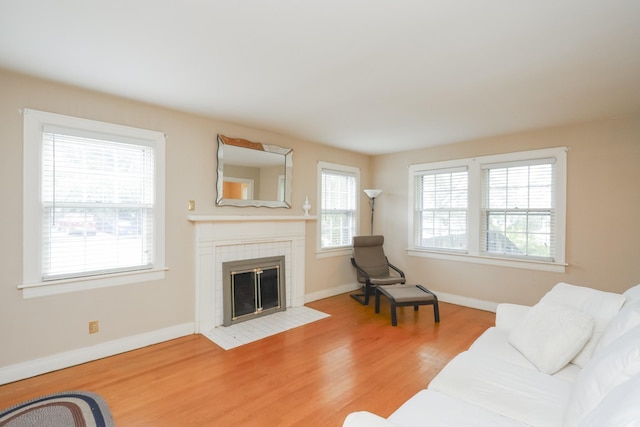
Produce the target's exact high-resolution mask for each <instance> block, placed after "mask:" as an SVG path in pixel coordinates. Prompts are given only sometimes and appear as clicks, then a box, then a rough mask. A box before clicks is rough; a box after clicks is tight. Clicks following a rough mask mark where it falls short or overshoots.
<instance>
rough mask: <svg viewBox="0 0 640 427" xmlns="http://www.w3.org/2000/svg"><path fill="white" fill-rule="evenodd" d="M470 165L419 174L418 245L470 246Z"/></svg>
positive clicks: (456, 248)
mask: <svg viewBox="0 0 640 427" xmlns="http://www.w3.org/2000/svg"><path fill="white" fill-rule="evenodd" d="M467 175H468V173H467V168H466V167H462V168H456V169H444V170H440V169H436V170H429V171H421V172H419V173H417V174H416V191H417V193H416V216H415V219H416V230H417V232H418V235H417V240H416V246H417V247H421V248H431V249H448V250H452V251H466V250H467V215H468V197H467V193H468V191H467V179H468V177H467Z"/></svg>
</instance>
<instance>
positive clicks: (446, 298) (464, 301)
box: [304, 283, 498, 313]
mask: <svg viewBox="0 0 640 427" xmlns="http://www.w3.org/2000/svg"><path fill="white" fill-rule="evenodd" d="M361 286H362V285H361V284H360V283H348V284H346V285H341V286H336V287H333V288H330V289H325V290H322V291H319V292H313V293H310V294H306V295H305V296H304V302H305V303H307V302H312V301H317V300H319V299H323V298H329V297H332V296H335V295H340V294H344V293H347V292H353V291H355V290H357V289H359V288H360V287H361ZM431 290H432V291H433V293H435V294H436V295H437V296H438V300H439V301H442V302H448V303H451V304H456V305H461V306H464V307H470V308H477V309H478V310H484V311H492V312H494V313H495V312H496V309H497V307H498V303H497V302H493V301H484V300H479V299H475V298H469V297H463V296H460V295H455V294H449V293H446V292H440V291H435V290H433V289H431Z"/></svg>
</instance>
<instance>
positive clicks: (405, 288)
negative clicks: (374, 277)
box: [376, 285, 440, 326]
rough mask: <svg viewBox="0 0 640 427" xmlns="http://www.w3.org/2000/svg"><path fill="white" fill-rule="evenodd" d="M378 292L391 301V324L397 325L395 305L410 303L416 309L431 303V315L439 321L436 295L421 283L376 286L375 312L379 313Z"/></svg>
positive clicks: (400, 305)
mask: <svg viewBox="0 0 640 427" xmlns="http://www.w3.org/2000/svg"><path fill="white" fill-rule="evenodd" d="M380 294H382V295H384V296H385V297H387V299H388V300H389V302H390V303H391V325H392V326H397V325H398V317H397V315H396V307H403V306H407V305H412V306H413V309H414V310H415V311H418V306H420V305H432V306H433V317H434V319H435V321H436V322H439V321H440V311H439V309H438V297H437V296H436V295H435V294H434V293H433V292H431V291H430V290H428V289H427V288H425V287H424V286H422V285H388V286H376V313H380Z"/></svg>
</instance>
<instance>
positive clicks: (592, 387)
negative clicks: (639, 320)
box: [564, 326, 640, 426]
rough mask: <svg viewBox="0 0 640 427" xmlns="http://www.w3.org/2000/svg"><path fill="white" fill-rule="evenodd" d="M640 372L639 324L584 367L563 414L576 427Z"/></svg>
mask: <svg viewBox="0 0 640 427" xmlns="http://www.w3.org/2000/svg"><path fill="white" fill-rule="evenodd" d="M638 374H640V326H637V327H635V328H634V329H632V330H631V331H629V332H627V333H626V334H624V335H623V336H621V337H620V338H618V339H617V340H616V341H614V342H613V343H611V344H609V345H608V346H607V347H605V348H603V349H602V351H600V352H598V353H597V354H596V355H594V356H593V359H591V361H590V362H589V363H588V364H587V365H586V366H585V367H584V368H582V371H580V374H579V375H578V377H577V378H576V381H575V383H574V386H573V389H572V391H571V396H570V398H569V402H568V405H567V410H566V412H565V416H564V422H565V426H575V425H577V424H578V422H579V421H580V420H581V419H582V418H583V417H584V416H585V415H587V414H588V412H589V411H591V410H593V409H594V408H595V407H596V406H598V404H599V403H600V402H601V401H602V400H603V399H604V398H605V397H606V396H607V394H608V393H609V392H610V391H611V390H613V389H614V388H615V387H617V386H618V385H620V384H622V383H624V382H625V381H627V380H629V379H630V378H631V377H633V376H635V375H638Z"/></svg>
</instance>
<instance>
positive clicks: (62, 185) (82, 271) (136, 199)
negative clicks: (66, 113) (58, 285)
mask: <svg viewBox="0 0 640 427" xmlns="http://www.w3.org/2000/svg"><path fill="white" fill-rule="evenodd" d="M42 143H43V146H42V157H43V159H42V175H41V176H42V208H43V213H42V244H41V248H42V265H41V270H42V280H54V279H61V278H72V277H84V276H92V275H98V274H104V273H113V272H121V271H132V270H141V269H148V268H151V267H152V265H153V261H154V241H153V239H154V223H153V222H154V203H155V194H154V189H155V182H154V179H155V164H154V159H155V156H154V148H153V147H152V146H150V145H147V144H145V141H143V140H135V139H129V138H123V137H119V136H109V135H100V134H97V133H91V132H86V131H81V130H76V129H65V128H57V127H47V126H45V128H44V132H43V141H42Z"/></svg>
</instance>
